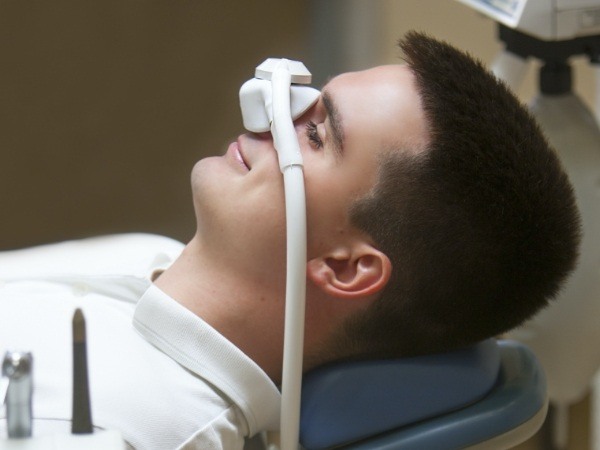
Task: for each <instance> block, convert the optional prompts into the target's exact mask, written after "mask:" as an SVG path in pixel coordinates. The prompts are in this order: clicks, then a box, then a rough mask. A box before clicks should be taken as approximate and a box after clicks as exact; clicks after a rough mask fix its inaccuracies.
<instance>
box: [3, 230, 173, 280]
mask: <svg viewBox="0 0 600 450" xmlns="http://www.w3.org/2000/svg"><path fill="white" fill-rule="evenodd" d="M183 247H184V246H183V244H182V243H181V242H178V241H176V240H174V239H171V238H169V237H165V236H159V235H155V234H146V233H126V234H112V235H106V236H97V237H90V238H85V239H78V240H70V241H64V242H59V243H53V244H45V245H39V246H36V247H30V248H25V249H21V250H11V251H5V252H0V277H4V276H22V275H24V276H31V275H35V274H39V275H63V274H67V273H73V274H80V275H100V274H129V275H137V276H144V275H147V274H148V271H151V270H153V269H155V268H160V267H164V266H166V265H169V264H170V263H171V262H172V261H173V260H175V259H176V258H177V256H178V255H179V254H180V253H181V251H182V250H183Z"/></svg>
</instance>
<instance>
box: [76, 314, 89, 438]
mask: <svg viewBox="0 0 600 450" xmlns="http://www.w3.org/2000/svg"><path fill="white" fill-rule="evenodd" d="M93 431H94V429H93V426H92V411H91V409H90V391H89V383H88V370H87V344H86V338H85V318H84V317H83V312H82V311H81V309H80V308H77V309H76V310H75V313H74V314H73V413H72V419H71V433H73V434H89V433H92V432H93Z"/></svg>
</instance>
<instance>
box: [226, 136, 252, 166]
mask: <svg viewBox="0 0 600 450" xmlns="http://www.w3.org/2000/svg"><path fill="white" fill-rule="evenodd" d="M227 155H228V156H229V157H230V158H231V159H233V161H235V162H236V163H237V164H239V165H240V166H241V167H243V168H244V169H245V170H250V166H249V165H248V164H247V163H246V160H245V159H244V156H243V155H242V152H241V151H240V146H239V143H238V142H237V141H235V142H232V143H231V144H229V147H228V148H227Z"/></svg>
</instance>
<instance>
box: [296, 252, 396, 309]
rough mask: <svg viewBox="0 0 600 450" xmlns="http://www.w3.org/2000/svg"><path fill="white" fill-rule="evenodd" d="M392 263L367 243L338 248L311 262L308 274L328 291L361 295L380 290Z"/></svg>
mask: <svg viewBox="0 0 600 450" xmlns="http://www.w3.org/2000/svg"><path fill="white" fill-rule="evenodd" d="M391 273H392V263H391V262H390V259H389V258H388V257H387V255H386V254H385V253H382V252H380V251H379V250H377V249H376V248H374V247H373V246H371V245H370V244H368V243H365V242H361V243H359V244H355V245H354V246H353V247H352V248H348V249H346V248H344V249H337V250H335V251H333V252H331V253H330V254H327V255H323V256H319V257H317V258H314V259H312V260H310V261H309V262H308V266H307V276H308V278H309V279H310V280H311V281H312V282H313V283H314V284H315V285H316V286H318V287H319V288H321V289H322V290H323V291H324V292H325V293H326V294H328V295H331V296H333V297H338V298H345V299H355V298H356V299H358V298H360V297H365V296H370V295H373V294H376V293H378V292H379V291H381V290H382V289H383V288H384V287H385V286H386V284H387V283H388V281H389V279H390V275H391Z"/></svg>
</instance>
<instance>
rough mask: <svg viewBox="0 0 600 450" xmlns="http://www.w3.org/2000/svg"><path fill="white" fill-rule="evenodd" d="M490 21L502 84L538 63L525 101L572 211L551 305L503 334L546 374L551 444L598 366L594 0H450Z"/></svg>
mask: <svg viewBox="0 0 600 450" xmlns="http://www.w3.org/2000/svg"><path fill="white" fill-rule="evenodd" d="M458 1H459V2H461V3H464V4H466V5H468V6H470V7H472V8H474V9H475V10H477V11H479V12H481V13H484V14H485V15H487V16H488V17H491V18H492V19H493V20H495V21H496V22H498V27H499V38H500V40H501V41H502V42H503V43H504V45H505V49H504V50H503V51H502V52H501V53H500V54H499V56H498V57H497V58H496V60H495V61H494V64H493V65H492V70H493V72H494V73H495V74H496V75H497V76H498V77H499V78H500V79H502V80H504V81H505V82H506V83H507V84H508V86H509V87H511V88H513V89H516V88H518V87H519V85H520V82H521V81H522V78H523V74H524V71H525V69H526V67H527V64H528V59H530V58H531V57H533V58H536V59H538V60H540V61H542V63H543V65H542V67H541V69H540V73H539V75H540V78H539V84H540V92H539V94H538V95H536V97H535V98H534V99H533V101H532V102H531V103H530V110H531V112H532V113H533V115H534V116H535V117H536V118H537V119H538V121H539V123H540V125H541V126H542V129H543V130H544V132H545V134H546V136H547V138H548V140H549V141H550V143H551V145H552V146H553V147H554V148H555V149H556V151H557V153H558V155H559V156H560V158H561V160H562V162H563V164H564V165H565V169H566V171H567V173H568V174H569V177H570V179H571V182H572V184H573V187H574V189H575V194H576V198H577V203H578V206H579V208H580V212H581V217H582V224H583V239H582V242H581V247H580V249H581V250H580V258H579V264H578V266H577V268H576V269H575V272H574V273H573V274H572V276H571V278H570V279H569V281H568V282H567V284H566V286H565V288H564V289H563V290H562V291H561V292H560V294H559V295H558V296H557V300H556V301H555V302H553V304H552V305H551V306H550V307H549V308H546V309H545V310H543V311H542V312H541V313H540V314H539V315H538V316H536V317H535V318H534V319H533V320H532V321H530V322H529V323H527V324H525V325H524V326H522V327H520V328H519V329H517V330H516V331H514V332H513V333H512V334H511V336H512V337H513V338H515V339H519V340H520V341H522V342H523V343H525V344H527V345H528V346H529V347H531V348H532V350H533V351H534V352H535V353H536V355H537V357H538V358H539V359H540V361H541V363H542V365H543V366H544V368H545V370H546V374H547V378H548V391H549V395H550V401H551V405H552V409H553V415H552V417H553V423H552V427H553V428H552V433H553V444H554V445H555V446H556V447H557V448H565V447H566V445H567V442H568V434H569V430H568V422H569V421H568V415H569V406H570V405H572V404H574V403H575V402H578V401H580V400H581V399H582V398H583V397H584V395H585V394H586V392H587V390H588V389H589V387H590V385H591V382H592V379H593V377H594V375H595V374H596V373H597V371H598V369H599V368H600V351H598V349H597V347H596V346H594V345H589V343H590V342H598V341H599V340H600V328H599V327H598V324H597V319H596V318H597V317H598V315H599V314H600V278H599V277H598V261H600V239H598V234H597V233H598V229H599V228H600V202H598V192H599V185H598V180H600V128H599V127H598V124H599V123H600V69H599V67H600V64H599V63H600V0H577V1H571V0H569V1H561V0H558V1H550V0H510V1H508V0H458ZM579 55H584V56H586V57H587V58H588V59H589V61H590V63H591V64H592V66H593V71H594V75H595V77H596V98H595V99H594V100H595V103H594V104H593V106H594V107H595V110H596V117H594V114H593V112H592V111H591V110H590V109H589V108H588V107H587V106H586V104H585V102H584V101H582V99H581V98H579V96H578V95H577V94H576V93H575V91H574V90H573V79H572V73H571V66H570V64H569V60H570V58H571V57H573V56H579Z"/></svg>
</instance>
